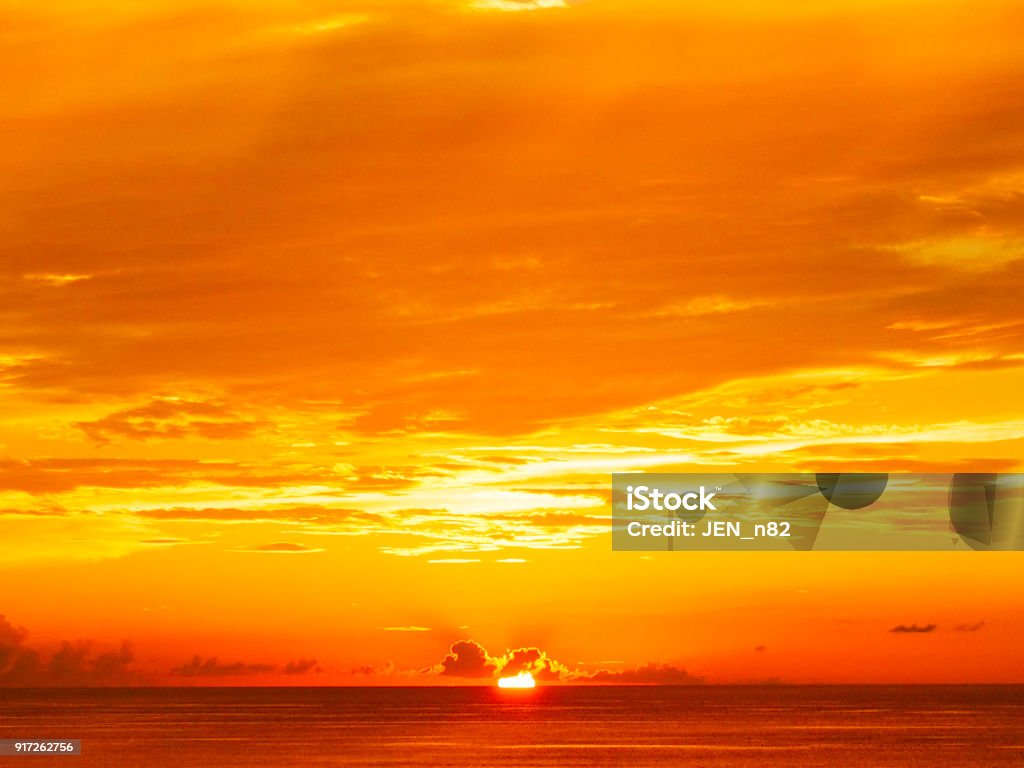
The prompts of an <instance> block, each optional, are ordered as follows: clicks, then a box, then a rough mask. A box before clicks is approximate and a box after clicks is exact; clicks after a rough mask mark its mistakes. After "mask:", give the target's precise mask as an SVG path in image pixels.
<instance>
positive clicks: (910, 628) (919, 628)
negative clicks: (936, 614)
mask: <svg viewBox="0 0 1024 768" xmlns="http://www.w3.org/2000/svg"><path fill="white" fill-rule="evenodd" d="M938 628H939V625H938V624H921V625H918V624H897V625H896V626H895V627H893V628H892V629H890V630H889V632H891V633H894V634H897V635H927V634H928V633H930V632H934V631H935V630H936V629H938Z"/></svg>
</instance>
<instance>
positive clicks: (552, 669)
mask: <svg viewBox="0 0 1024 768" xmlns="http://www.w3.org/2000/svg"><path fill="white" fill-rule="evenodd" d="M496 661H497V662H498V671H497V675H498V677H512V676H514V675H518V674H521V673H523V672H529V673H530V674H531V675H533V677H534V679H536V680H561V679H563V678H565V677H567V676H568V675H569V670H568V669H567V668H566V667H565V666H564V665H563V664H561V663H559V662H557V661H555V660H554V659H552V658H551V657H550V656H548V655H547V653H546V652H544V651H542V650H541V649H540V648H518V649H516V650H514V651H509V652H508V653H506V654H505V655H504V656H502V657H499V658H498V659H497V660H496Z"/></svg>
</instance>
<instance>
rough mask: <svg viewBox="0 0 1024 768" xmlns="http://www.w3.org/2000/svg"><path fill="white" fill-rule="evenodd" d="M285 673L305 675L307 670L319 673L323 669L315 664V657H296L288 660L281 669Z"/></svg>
mask: <svg viewBox="0 0 1024 768" xmlns="http://www.w3.org/2000/svg"><path fill="white" fill-rule="evenodd" d="M282 671H283V672H284V673H285V674H286V675H305V674H306V673H308V672H314V673H316V674H319V673H321V672H323V670H322V669H321V668H320V667H319V666H318V665H317V663H316V659H296V660H295V661H289V662H288V663H287V664H285V665H284V669H283V670H282Z"/></svg>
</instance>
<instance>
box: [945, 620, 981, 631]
mask: <svg viewBox="0 0 1024 768" xmlns="http://www.w3.org/2000/svg"><path fill="white" fill-rule="evenodd" d="M984 626H985V622H984V621H977V622H975V623H973V624H957V625H956V626H955V627H953V631H954V632H980V631H981V630H982V629H983V628H984Z"/></svg>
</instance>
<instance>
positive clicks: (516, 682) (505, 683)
mask: <svg viewBox="0 0 1024 768" xmlns="http://www.w3.org/2000/svg"><path fill="white" fill-rule="evenodd" d="M536 685H537V681H536V680H534V679H533V675H531V674H530V673H529V672H520V673H519V674H518V675H514V676H513V677H501V678H498V687H499V688H534V687H536Z"/></svg>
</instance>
